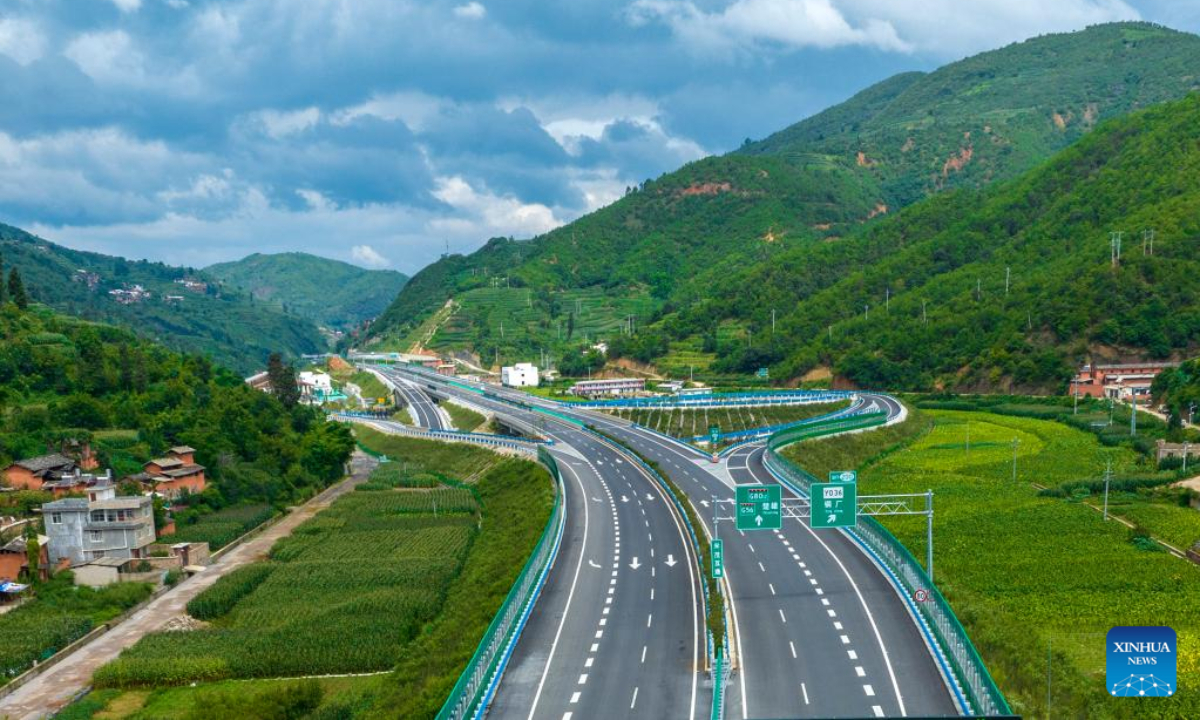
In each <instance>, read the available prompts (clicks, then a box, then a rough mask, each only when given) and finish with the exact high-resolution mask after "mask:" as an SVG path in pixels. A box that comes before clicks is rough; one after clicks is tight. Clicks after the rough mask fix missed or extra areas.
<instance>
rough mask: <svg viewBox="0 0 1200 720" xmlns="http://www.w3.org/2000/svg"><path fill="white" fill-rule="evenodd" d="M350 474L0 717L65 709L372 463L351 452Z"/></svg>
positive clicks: (12, 700)
mask: <svg viewBox="0 0 1200 720" xmlns="http://www.w3.org/2000/svg"><path fill="white" fill-rule="evenodd" d="M351 463H352V468H353V472H352V474H351V476H350V477H349V478H348V479H346V480H344V481H342V482H340V483H338V484H337V485H334V486H332V487H330V488H328V489H326V490H325V491H324V492H322V493H321V494H320V495H317V496H316V497H314V498H313V499H312V500H309V501H308V502H307V503H305V504H304V505H302V506H300V507H299V508H297V509H296V510H294V511H293V512H292V513H291V514H290V515H288V516H287V517H285V518H283V519H282V520H280V521H279V522H277V523H276V524H275V525H272V526H271V527H269V528H267V529H266V530H264V531H263V532H262V533H261V534H259V535H256V536H255V537H253V538H251V539H249V540H247V541H246V542H244V543H242V544H241V545H239V546H238V547H236V548H234V549H233V550H230V551H229V552H228V553H226V554H225V555H224V556H223V557H221V559H220V560H218V561H217V562H215V563H213V564H212V565H211V566H210V567H209V568H208V569H207V570H205V571H204V572H202V573H199V574H197V575H194V576H193V577H191V578H188V579H187V580H185V581H183V582H181V583H180V584H179V585H178V587H176V588H175V589H173V590H171V591H170V592H167V593H164V594H163V595H161V596H159V597H158V598H156V599H155V600H153V601H152V602H151V603H150V604H149V605H147V606H146V607H144V608H142V609H141V610H139V611H138V612H137V613H135V614H134V615H133V616H131V617H130V618H129V619H128V620H126V621H125V622H122V623H121V624H120V625H118V626H116V627H115V628H113V629H112V630H109V631H108V632H106V633H104V634H103V635H101V636H99V637H97V638H96V639H95V640H93V641H91V642H89V643H87V644H86V645H84V646H82V647H80V648H79V649H78V650H76V651H75V652H73V653H71V654H70V655H69V656H67V657H66V658H64V659H63V660H62V661H61V662H59V663H58V664H57V665H55V666H54V667H52V668H50V669H48V670H47V671H46V672H44V673H43V674H41V675H39V676H38V677H36V678H34V679H33V680H31V681H29V683H27V684H26V685H24V686H22V687H20V688H17V690H15V691H14V692H13V693H12V694H11V695H9V696H7V697H5V698H3V699H0V718H5V719H6V720H7V719H9V718H11V720H31V719H34V718H43V717H46V716H48V715H51V714H53V713H55V712H57V711H59V710H61V709H62V708H63V707H65V706H66V705H68V704H69V703H70V702H71V700H72V699H73V698H74V697H75V696H77V695H78V694H79V693H80V692H81V691H82V690H83V689H84V688H86V687H88V686H89V685H90V684H91V681H92V673H93V672H95V671H96V669H97V668H99V667H100V666H101V665H103V664H105V663H107V662H108V661H110V660H112V659H113V658H115V657H117V655H119V654H120V653H121V651H122V650H124V649H125V648H127V647H129V646H131V645H133V644H134V643H136V642H137V641H138V640H139V639H141V637H142V636H143V635H146V634H147V633H151V632H154V631H155V630H158V629H159V628H161V627H162V626H163V625H164V624H165V623H166V622H167V621H168V620H170V619H171V618H173V617H178V616H180V615H184V614H186V610H185V607H186V606H187V604H188V601H189V600H191V599H192V598H194V597H195V596H196V595H198V594H200V592H201V591H203V590H204V589H205V588H207V587H208V586H210V585H212V584H213V583H215V582H216V581H217V579H218V578H220V577H221V576H222V575H224V574H226V573H228V572H229V571H231V570H233V569H234V568H237V567H241V566H243V565H246V564H249V563H251V562H254V561H256V560H260V559H262V558H263V557H265V556H266V554H267V551H268V550H270V549H271V546H272V545H274V544H275V541H276V540H278V539H280V538H282V537H285V536H287V535H290V534H291V532H292V531H293V530H295V529H296V527H297V526H298V525H299V524H300V523H302V522H304V521H305V520H308V519H309V518H311V517H312V516H313V515H316V514H317V513H318V512H320V511H321V510H323V509H324V508H326V507H328V506H329V505H330V504H331V503H332V502H333V501H334V500H336V499H337V498H338V497H340V496H342V495H344V494H346V493H347V492H349V491H351V490H353V489H354V486H355V485H357V484H359V483H361V482H363V481H364V480H366V479H367V476H368V475H370V474H371V470H372V469H373V468H374V467H375V465H376V464H377V461H376V460H375V459H374V458H371V457H370V456H368V455H366V454H364V453H361V452H355V454H354V458H353V459H352V460H351Z"/></svg>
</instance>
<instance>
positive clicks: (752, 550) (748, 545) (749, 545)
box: [746, 543, 758, 553]
mask: <svg viewBox="0 0 1200 720" xmlns="http://www.w3.org/2000/svg"><path fill="white" fill-rule="evenodd" d="M746 547H748V548H750V552H752V553H756V552H758V551H757V550H755V549H754V545H752V544H751V543H746Z"/></svg>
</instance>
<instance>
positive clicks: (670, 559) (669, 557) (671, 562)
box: [667, 553, 675, 567]
mask: <svg viewBox="0 0 1200 720" xmlns="http://www.w3.org/2000/svg"><path fill="white" fill-rule="evenodd" d="M667 567H675V556H674V555H672V554H671V553H667Z"/></svg>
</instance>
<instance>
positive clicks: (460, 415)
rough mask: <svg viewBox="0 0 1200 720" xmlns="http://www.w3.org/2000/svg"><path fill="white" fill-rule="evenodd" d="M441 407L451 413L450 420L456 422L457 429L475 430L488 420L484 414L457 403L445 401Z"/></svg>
mask: <svg viewBox="0 0 1200 720" xmlns="http://www.w3.org/2000/svg"><path fill="white" fill-rule="evenodd" d="M441 408H442V409H443V410H445V411H446V413H447V414H449V415H450V422H452V423H453V424H454V429H455V430H462V431H463V432H475V431H476V430H478V429H479V426H481V425H483V424H484V423H485V422H487V418H485V417H484V416H483V415H480V414H479V413H477V412H475V411H474V410H470V409H468V408H465V407H463V406H462V405H458V404H456V403H452V402H444V403H442V404H441Z"/></svg>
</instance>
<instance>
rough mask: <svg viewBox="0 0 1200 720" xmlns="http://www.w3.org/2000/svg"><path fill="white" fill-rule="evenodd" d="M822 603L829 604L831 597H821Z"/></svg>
mask: <svg viewBox="0 0 1200 720" xmlns="http://www.w3.org/2000/svg"><path fill="white" fill-rule="evenodd" d="M821 604H822V605H825V606H828V605H829V598H821Z"/></svg>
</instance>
